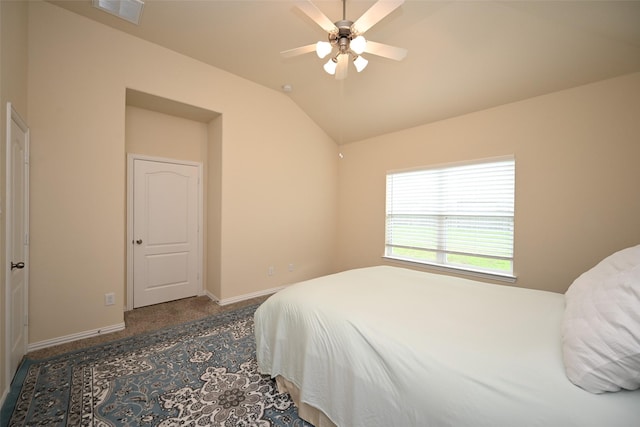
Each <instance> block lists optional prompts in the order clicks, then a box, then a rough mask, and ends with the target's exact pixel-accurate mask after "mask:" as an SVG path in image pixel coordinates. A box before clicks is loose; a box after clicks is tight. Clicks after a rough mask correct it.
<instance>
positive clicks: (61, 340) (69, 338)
mask: <svg viewBox="0 0 640 427" xmlns="http://www.w3.org/2000/svg"><path fill="white" fill-rule="evenodd" d="M122 330H124V322H122V323H118V324H115V325H111V326H106V327H104V328H99V329H92V330H90V331H84V332H78V333H77V334H71V335H65V336H63V337H58V338H52V339H49V340H44V341H38V342H34V343H31V344H29V346H28V347H27V352H30V351H35V350H41V349H43V348H47V347H52V346H54V345H59V344H66V343H70V342H73V341H77V340H81V339H84V338H91V337H97V336H98V335H104V334H108V333H111V332H118V331H122Z"/></svg>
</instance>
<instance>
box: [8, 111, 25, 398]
mask: <svg viewBox="0 0 640 427" xmlns="http://www.w3.org/2000/svg"><path fill="white" fill-rule="evenodd" d="M11 122H15V123H16V124H17V125H18V127H19V128H20V130H22V131H23V132H24V134H25V135H24V151H25V174H24V175H25V176H24V181H23V185H24V189H25V192H24V212H23V215H24V233H25V240H24V246H25V248H24V260H20V261H22V262H24V263H25V268H24V288H25V293H24V294H25V299H24V313H25V316H28V313H29V297H28V295H29V237H28V236H29V163H28V159H29V137H30V131H29V127H28V126H27V123H26V122H25V121H24V120H23V119H22V117H20V115H19V114H18V112H17V111H16V110H15V109H14V108H13V105H11V102H7V122H6V126H7V132H6V140H5V143H6V159H5V160H6V171H5V174H6V175H5V176H6V177H5V181H6V182H5V185H6V190H5V191H6V193H5V276H4V277H5V280H4V284H5V297H4V301H5V307H4V312H5V365H6V366H5V378H6V385H5V386H6V387H7V388H8V387H9V386H10V384H11V380H12V378H13V374H14V372H11V328H12V326H13V325H12V319H11V312H12V310H11V306H10V304H11V300H12V298H11V286H10V284H11V267H10V264H11V262H12V261H13V259H12V256H13V248H12V245H11V242H12V240H11V239H10V238H9V236H10V235H11V234H12V230H11V221H12V215H13V213H12V212H13V206H12V196H13V194H12V193H13V191H12V188H11V184H12V182H11V181H12V179H11V176H12V174H13V165H12V158H13V150H12V149H13V145H12V143H11V138H12V135H11ZM28 333H29V327H28V322H27V319H24V345H25V348H24V352H23V354H26V352H27V344H28V342H29V335H28Z"/></svg>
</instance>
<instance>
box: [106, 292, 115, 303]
mask: <svg viewBox="0 0 640 427" xmlns="http://www.w3.org/2000/svg"><path fill="white" fill-rule="evenodd" d="M115 303H116V296H115V294H114V293H113V292H109V293H108V294H104V305H114V304H115Z"/></svg>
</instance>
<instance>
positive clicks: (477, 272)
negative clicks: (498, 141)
mask: <svg viewBox="0 0 640 427" xmlns="http://www.w3.org/2000/svg"><path fill="white" fill-rule="evenodd" d="M503 162H512V163H513V179H512V181H509V182H508V183H507V184H508V185H511V186H512V191H513V192H512V198H511V203H512V204H511V215H510V216H509V215H507V216H506V218H510V220H511V233H512V234H511V242H510V243H511V248H510V250H511V256H510V257H505V258H506V259H507V260H509V261H510V263H511V271H504V272H503V271H499V270H491V269H483V268H475V267H473V266H470V265H461V264H451V263H448V262H447V261H446V260H444V262H442V259H441V262H437V261H436V262H434V261H430V260H423V259H413V258H410V257H402V256H398V255H394V254H391V251H390V249H392V248H397V247H401V246H402V245H392V244H390V241H389V238H388V232H389V215H390V211H389V203H390V200H389V176H390V175H397V174H404V173H411V172H421V171H437V170H447V169H455V168H459V167H464V166H475V165H484V164H491V163H503ZM515 164H516V161H515V156H513V155H509V156H501V157H492V158H483V159H474V160H470V161H465V162H455V163H446V164H436V165H428V166H422V167H417V168H412V169H402V170H389V171H387V172H386V175H385V231H384V253H383V255H382V258H384V259H386V260H389V261H392V262H394V263H400V264H404V265H408V266H411V267H415V266H418V267H427V268H429V269H433V270H437V271H442V272H446V273H454V274H459V275H468V276H473V277H479V278H483V279H491V280H498V281H505V282H510V283H513V282H515V281H516V275H515V262H514V258H515V254H514V252H515V181H516V171H515ZM416 215H417V216H420V214H416ZM421 215H422V216H423V217H425V218H426V217H437V216H438V215H434V214H427V213H423V214H421ZM440 216H443V217H444V216H450V217H454V216H459V215H457V214H456V213H455V212H448V213H447V212H445V213H444V214H440ZM473 216H474V215H473V214H471V215H469V217H473ZM492 216H493V215H478V217H481V218H489V217H492ZM502 216H504V215H502ZM434 231H435V233H442V232H443V230H442V227H440V228H437V229H435V230H434ZM419 250H422V251H424V252H425V253H426V252H427V251H428V249H427V248H421V249H419ZM433 252H436V259H438V257H441V256H444V257H446V255H449V254H453V253H455V252H456V251H451V250H450V251H447V250H446V249H443V248H442V247H440V243H439V244H438V248H437V249H436V250H434V251H433ZM480 256H481V257H485V258H490V256H489V255H480ZM498 258H500V257H498Z"/></svg>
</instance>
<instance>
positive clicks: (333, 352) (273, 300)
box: [255, 247, 640, 427]
mask: <svg viewBox="0 0 640 427" xmlns="http://www.w3.org/2000/svg"><path fill="white" fill-rule="evenodd" d="M639 248H640V247H639ZM639 254H640V252H639ZM639 297H640V295H639ZM564 313H565V295H563V294H557V293H552V292H545V291H537V290H530V289H523V288H518V287H512V286H501V285H493V284H487V283H481V282H477V281H472V280H467V279H461V278H455V277H451V276H446V275H440V274H430V273H425V272H419V271H414V270H410V269H405V268H400V267H391V266H378V267H370V268H362V269H355V270H349V271H345V272H341V273H337V274H333V275H329V276H325V277H320V278H317V279H313V280H308V281H305V282H300V283H298V284H295V285H293V286H290V287H287V288H285V289H283V290H282V291H280V292H278V293H277V294H274V295H273V296H271V297H270V298H269V299H267V301H265V302H264V303H263V304H262V305H261V306H260V307H259V308H258V309H257V311H256V313H255V334H256V345H257V359H258V366H259V370H260V371H261V373H263V374H268V375H270V376H271V377H273V378H276V380H277V383H278V387H279V388H280V389H281V390H282V391H286V392H289V393H290V394H291V395H292V397H293V399H294V401H295V402H296V404H297V406H298V408H299V413H300V416H301V417H302V418H304V419H306V420H307V421H309V422H310V423H312V424H314V425H315V426H316V427H324V426H333V425H337V426H340V427H358V426H362V427H365V426H366V427H373V426H403V427H404V426H474V427H475V426H493V427H495V426H563V427H565V426H580V427H583V426H608V427H610V426H624V427H631V426H638V425H640V390H635V391H630V390H621V391H618V392H615V393H599V394H596V393H593V392H589V391H586V390H584V389H583V388H581V387H579V386H577V385H575V384H574V383H572V382H571V381H569V379H568V378H567V375H566V371H565V363H564V362H563V344H564V343H563V332H562V331H563V316H564ZM638 375H640V373H638Z"/></svg>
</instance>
